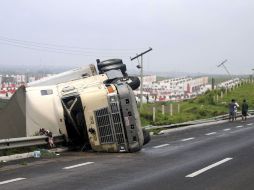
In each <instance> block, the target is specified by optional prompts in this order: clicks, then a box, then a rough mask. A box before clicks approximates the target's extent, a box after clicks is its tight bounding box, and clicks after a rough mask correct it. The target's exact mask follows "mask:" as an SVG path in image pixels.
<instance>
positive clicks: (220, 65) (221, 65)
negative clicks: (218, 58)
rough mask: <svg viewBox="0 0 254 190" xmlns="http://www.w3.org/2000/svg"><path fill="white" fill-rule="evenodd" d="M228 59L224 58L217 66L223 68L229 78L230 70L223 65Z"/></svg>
mask: <svg viewBox="0 0 254 190" xmlns="http://www.w3.org/2000/svg"><path fill="white" fill-rule="evenodd" d="M227 61H228V60H227V59H225V60H224V61H222V62H221V64H219V65H218V66H217V67H223V68H224V69H225V71H226V72H227V73H228V75H229V76H230V78H231V79H233V77H232V75H231V74H230V72H229V71H228V69H227V67H226V66H225V63H226V62H227Z"/></svg>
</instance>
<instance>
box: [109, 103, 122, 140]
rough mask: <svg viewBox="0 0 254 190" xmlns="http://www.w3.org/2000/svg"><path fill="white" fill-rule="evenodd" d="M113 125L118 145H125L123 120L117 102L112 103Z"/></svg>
mask: <svg viewBox="0 0 254 190" xmlns="http://www.w3.org/2000/svg"><path fill="white" fill-rule="evenodd" d="M110 107H111V113H112V119H113V125H114V129H115V133H116V139H117V142H118V144H123V143H125V140H124V133H123V125H122V120H121V114H120V110H119V108H118V105H117V103H116V102H112V103H110Z"/></svg>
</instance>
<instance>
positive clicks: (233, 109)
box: [228, 99, 235, 121]
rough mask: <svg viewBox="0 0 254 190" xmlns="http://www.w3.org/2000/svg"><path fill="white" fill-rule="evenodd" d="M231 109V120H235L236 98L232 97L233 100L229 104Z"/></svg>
mask: <svg viewBox="0 0 254 190" xmlns="http://www.w3.org/2000/svg"><path fill="white" fill-rule="evenodd" d="M228 109H229V121H234V118H235V116H234V115H235V100H234V99H232V100H231V102H230V103H229V105H228Z"/></svg>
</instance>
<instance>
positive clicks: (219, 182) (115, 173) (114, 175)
mask: <svg viewBox="0 0 254 190" xmlns="http://www.w3.org/2000/svg"><path fill="white" fill-rule="evenodd" d="M253 158H254V119H249V120H247V122H241V121H236V122H225V123H221V124H214V125H210V126H204V127H196V128H185V129H183V130H179V131H172V132H170V133H167V134H163V135H159V136H153V138H152V141H151V142H150V143H149V144H147V145H146V146H144V148H143V150H142V151H140V152H137V153H119V154H118V153H114V154H109V153H85V152H66V153H61V155H60V156H58V157H57V158H53V159H38V160H34V159H32V160H28V161H27V164H23V165H22V164H18V163H15V162H14V163H9V164H8V163H7V164H6V166H4V167H2V168H0V190H5V189H6V190H17V189H23V190H27V189H55V190H58V189H59V190H64V189H68V190H69V189H70V190H76V189H77V190H81V189H82V190H84V189H85V190H86V189H87V190H100V189H103V190H122V189H123V190H127V189H128V190H129V189H132V190H136V189H138V190H139V189H140V190H141V189H145V190H155V189H159V190H163V189H165V190H175V189H176V190H178V189H179V190H185V189H188V190H189V189H195V190H196V189H197V190H212V189H213V190H215V189H216V190H218V189H219V190H220V189H221V190H234V189H235V190H239V189H244V190H253V189H254V181H253V179H254V172H253V171H254V159H253Z"/></svg>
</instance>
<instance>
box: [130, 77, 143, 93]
mask: <svg viewBox="0 0 254 190" xmlns="http://www.w3.org/2000/svg"><path fill="white" fill-rule="evenodd" d="M129 79H130V80H131V82H127V84H128V85H129V86H130V87H131V89H132V90H136V89H138V88H139V86H140V80H139V78H138V77H134V76H129Z"/></svg>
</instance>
